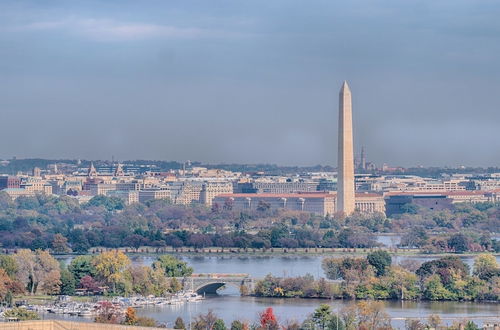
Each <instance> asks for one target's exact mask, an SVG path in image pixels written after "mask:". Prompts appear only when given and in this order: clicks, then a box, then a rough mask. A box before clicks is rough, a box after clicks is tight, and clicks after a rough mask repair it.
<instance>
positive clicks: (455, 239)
mask: <svg viewBox="0 0 500 330" xmlns="http://www.w3.org/2000/svg"><path fill="white" fill-rule="evenodd" d="M448 246H449V247H450V248H452V249H453V250H455V252H458V253H463V252H466V251H468V250H469V239H468V238H467V236H465V235H464V234H462V233H460V234H455V235H453V236H451V237H450V239H449V240H448Z"/></svg>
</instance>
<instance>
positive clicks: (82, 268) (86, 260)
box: [68, 256, 95, 282]
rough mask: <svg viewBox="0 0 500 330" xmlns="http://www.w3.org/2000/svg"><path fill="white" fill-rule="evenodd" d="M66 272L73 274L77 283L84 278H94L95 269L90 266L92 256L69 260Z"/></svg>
mask: <svg viewBox="0 0 500 330" xmlns="http://www.w3.org/2000/svg"><path fill="white" fill-rule="evenodd" d="M68 270H69V271H70V272H71V273H72V274H73V277H74V278H75V280H76V281H77V282H80V280H81V279H82V278H83V277H84V276H86V275H89V276H95V268H94V266H93V265H92V256H77V257H76V258H75V259H73V260H71V262H70V264H69V266H68Z"/></svg>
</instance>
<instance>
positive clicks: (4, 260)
mask: <svg viewBox="0 0 500 330" xmlns="http://www.w3.org/2000/svg"><path fill="white" fill-rule="evenodd" d="M0 268H2V269H3V270H5V272H6V273H7V275H9V276H10V277H12V276H15V275H16V273H17V269H18V267H17V263H16V260H15V259H14V258H13V257H12V256H9V255H6V254H2V255H0Z"/></svg>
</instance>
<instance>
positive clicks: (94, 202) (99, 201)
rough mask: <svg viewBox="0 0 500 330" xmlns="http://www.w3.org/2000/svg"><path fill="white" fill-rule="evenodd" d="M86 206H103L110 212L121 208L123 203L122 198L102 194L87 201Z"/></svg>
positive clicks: (123, 205)
mask: <svg viewBox="0 0 500 330" xmlns="http://www.w3.org/2000/svg"><path fill="white" fill-rule="evenodd" d="M87 206H103V207H104V208H105V209H106V210H108V211H110V212H112V211H117V210H123V208H124V207H125V203H124V202H123V200H122V199H120V198H117V197H107V196H104V195H97V196H95V197H92V199H91V200H89V201H88V203H87Z"/></svg>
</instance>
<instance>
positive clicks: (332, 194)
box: [217, 191, 382, 198]
mask: <svg viewBox="0 0 500 330" xmlns="http://www.w3.org/2000/svg"><path fill="white" fill-rule="evenodd" d="M217 197H221V198H231V197H232V198H245V197H250V198H327V197H337V192H336V191H332V192H330V193H324V192H297V193H293V194H270V193H261V194H257V193H245V194H221V195H217ZM356 197H382V195H380V194H374V193H356Z"/></svg>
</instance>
